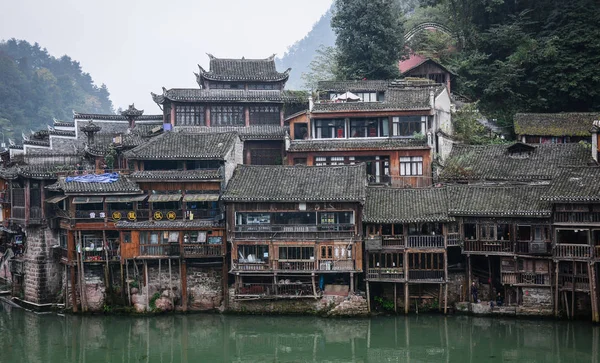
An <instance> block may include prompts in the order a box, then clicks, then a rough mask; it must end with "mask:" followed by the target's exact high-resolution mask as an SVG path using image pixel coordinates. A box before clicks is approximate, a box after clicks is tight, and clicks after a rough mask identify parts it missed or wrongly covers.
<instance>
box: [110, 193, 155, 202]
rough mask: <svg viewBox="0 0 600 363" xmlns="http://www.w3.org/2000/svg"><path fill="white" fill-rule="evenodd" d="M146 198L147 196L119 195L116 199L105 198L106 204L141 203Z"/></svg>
mask: <svg viewBox="0 0 600 363" xmlns="http://www.w3.org/2000/svg"><path fill="white" fill-rule="evenodd" d="M146 198H148V196H147V195H134V196H132V195H121V196H118V197H106V203H131V202H141V201H143V200H144V199H146Z"/></svg>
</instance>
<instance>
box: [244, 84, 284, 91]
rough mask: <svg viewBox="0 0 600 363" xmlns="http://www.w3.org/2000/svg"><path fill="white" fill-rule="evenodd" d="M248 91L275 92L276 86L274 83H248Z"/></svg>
mask: <svg viewBox="0 0 600 363" xmlns="http://www.w3.org/2000/svg"><path fill="white" fill-rule="evenodd" d="M248 89H249V90H253V91H254V90H277V89H279V88H278V84H275V83H249V84H248Z"/></svg>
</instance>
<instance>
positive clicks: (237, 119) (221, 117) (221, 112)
mask: <svg viewBox="0 0 600 363" xmlns="http://www.w3.org/2000/svg"><path fill="white" fill-rule="evenodd" d="M210 124H211V125H212V126H244V125H245V124H246V120H245V117H244V107H243V106H211V107H210Z"/></svg>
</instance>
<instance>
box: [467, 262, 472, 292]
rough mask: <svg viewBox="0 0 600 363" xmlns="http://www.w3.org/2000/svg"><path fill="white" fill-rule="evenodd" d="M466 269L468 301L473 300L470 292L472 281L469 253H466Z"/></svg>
mask: <svg viewBox="0 0 600 363" xmlns="http://www.w3.org/2000/svg"><path fill="white" fill-rule="evenodd" d="M467 266H468V267H467V269H468V272H467V273H468V284H469V285H468V286H467V296H468V297H469V298H468V300H467V301H468V302H473V294H471V285H472V284H473V281H472V277H471V255H467Z"/></svg>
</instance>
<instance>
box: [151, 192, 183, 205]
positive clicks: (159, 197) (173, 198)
mask: <svg viewBox="0 0 600 363" xmlns="http://www.w3.org/2000/svg"><path fill="white" fill-rule="evenodd" d="M180 200H181V194H152V195H151V196H150V198H149V199H148V202H150V203H157V202H178V201H180Z"/></svg>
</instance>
